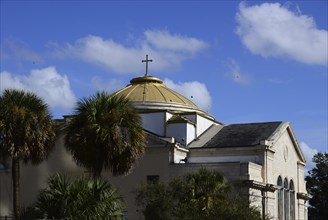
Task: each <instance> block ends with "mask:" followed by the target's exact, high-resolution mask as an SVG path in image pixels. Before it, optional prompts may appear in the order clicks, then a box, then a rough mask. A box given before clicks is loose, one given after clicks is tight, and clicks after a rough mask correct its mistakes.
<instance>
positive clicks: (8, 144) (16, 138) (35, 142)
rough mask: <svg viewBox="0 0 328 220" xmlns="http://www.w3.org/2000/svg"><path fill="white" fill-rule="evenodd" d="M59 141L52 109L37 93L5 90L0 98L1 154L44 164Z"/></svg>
mask: <svg viewBox="0 0 328 220" xmlns="http://www.w3.org/2000/svg"><path fill="white" fill-rule="evenodd" d="M54 141H55V131H54V125H53V122H52V119H51V115H50V112H49V110H48V106H47V105H46V104H45V103H44V102H43V100H42V99H40V98H39V97H37V96H36V95H34V94H33V93H29V92H25V91H19V90H5V91H4V92H3V93H2V95H1V96H0V153H1V155H2V156H5V155H6V156H9V157H11V158H13V159H17V160H23V161H24V162H25V163H27V162H32V163H33V164H37V163H40V162H41V161H42V160H44V159H45V158H46V157H47V156H48V155H49V152H50V150H51V149H52V147H53V146H54Z"/></svg>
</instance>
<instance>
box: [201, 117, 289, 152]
mask: <svg viewBox="0 0 328 220" xmlns="http://www.w3.org/2000/svg"><path fill="white" fill-rule="evenodd" d="M282 123H283V122H264V123H249V124H230V125H225V126H224V127H223V128H222V129H221V130H219V131H218V133H216V134H215V135H214V136H213V137H212V138H211V139H210V140H209V141H208V142H207V143H206V144H205V145H203V146H202V147H203V148H219V147H243V146H255V145H258V144H260V142H261V141H262V140H267V139H268V138H269V137H270V136H271V135H272V134H273V132H275V130H276V129H277V128H278V127H279V126H280V125H281V124H282Z"/></svg>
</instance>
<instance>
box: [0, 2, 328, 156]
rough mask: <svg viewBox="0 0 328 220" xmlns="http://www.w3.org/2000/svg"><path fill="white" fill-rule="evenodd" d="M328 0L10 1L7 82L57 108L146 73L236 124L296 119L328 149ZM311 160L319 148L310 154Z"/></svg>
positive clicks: (306, 137) (308, 147)
mask: <svg viewBox="0 0 328 220" xmlns="http://www.w3.org/2000/svg"><path fill="white" fill-rule="evenodd" d="M327 4H328V3H327V1H267V2H266V1H244V2H240V1H178V2H175V1H161V2H150V1H125V2H119V1H114V2H112V1H68V2H67V1H1V21H0V24H1V27H0V28H1V34H0V40H1V42H0V44H1V51H0V52H1V53H0V55H1V56H0V59H1V69H0V71H1V75H0V86H1V87H0V89H1V91H3V90H4V89H5V88H9V87H14V88H21V89H26V90H30V91H32V92H35V93H37V94H38V95H39V96H40V97H42V98H43V99H44V100H45V101H46V102H47V103H48V104H49V106H50V107H51V111H52V114H53V115H54V117H55V118H60V117H61V115H67V114H71V113H72V109H73V108H74V104H75V101H76V100H77V99H80V98H82V97H86V96H90V95H92V94H94V93H95V91H97V90H103V89H105V90H107V91H109V92H113V91H115V90H117V89H119V88H121V87H123V86H125V85H127V84H128V83H129V80H130V79H131V78H133V77H136V76H140V75H143V74H144V73H145V65H144V64H143V63H141V60H142V59H144V58H145V55H146V54H149V58H151V59H153V62H152V63H150V64H149V71H150V75H154V76H156V77H159V78H161V79H163V80H164V81H165V83H166V85H167V86H169V87H171V88H173V89H175V90H176V91H178V92H180V93H182V94H184V95H185V96H186V97H188V98H190V97H191V96H193V98H192V100H193V101H194V102H195V103H196V104H198V105H199V106H200V107H201V108H203V109H205V110H207V111H209V112H210V113H211V114H212V115H213V116H214V117H215V118H216V119H217V120H218V121H221V122H223V123H226V124H230V123H248V122H263V121H289V122H291V123H292V127H293V129H294V132H295V133H296V136H297V138H298V141H299V143H300V144H301V146H302V148H303V151H304V152H305V154H306V155H309V156H308V157H310V155H312V154H313V153H315V152H316V151H327V146H328V140H327V133H328V131H327V120H328V118H327V75H328V73H327V62H328V61H327V56H328V55H327V54H328V48H327V47H328V46H327V20H328V18H327V14H328V12H327V8H328V5H327ZM308 160H309V158H308Z"/></svg>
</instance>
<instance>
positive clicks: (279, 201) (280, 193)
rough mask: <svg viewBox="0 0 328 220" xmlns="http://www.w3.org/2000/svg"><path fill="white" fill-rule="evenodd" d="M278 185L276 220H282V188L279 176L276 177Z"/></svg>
mask: <svg viewBox="0 0 328 220" xmlns="http://www.w3.org/2000/svg"><path fill="white" fill-rule="evenodd" d="M277 185H278V206H277V207H278V219H280V220H282V219H283V204H284V203H283V199H282V198H283V186H282V178H281V176H279V177H278V180H277Z"/></svg>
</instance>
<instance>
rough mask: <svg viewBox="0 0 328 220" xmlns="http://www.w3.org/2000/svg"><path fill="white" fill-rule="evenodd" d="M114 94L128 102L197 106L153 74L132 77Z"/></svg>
mask: <svg viewBox="0 0 328 220" xmlns="http://www.w3.org/2000/svg"><path fill="white" fill-rule="evenodd" d="M114 95H116V96H125V97H126V98H128V99H129V100H130V102H156V103H158V102H160V103H168V104H180V105H185V106H189V107H192V108H198V107H197V106H196V105H195V104H194V103H193V102H192V101H190V100H189V99H187V98H186V97H184V96H183V95H181V94H179V93H177V92H175V91H173V90H171V89H169V88H167V87H166V86H165V85H164V84H163V81H162V80H160V79H159V78H156V77H153V76H142V77H137V78H134V79H132V80H131V81H130V84H129V85H127V86H126V87H125V88H123V89H121V90H119V91H117V92H115V93H114Z"/></svg>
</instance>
